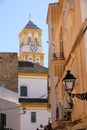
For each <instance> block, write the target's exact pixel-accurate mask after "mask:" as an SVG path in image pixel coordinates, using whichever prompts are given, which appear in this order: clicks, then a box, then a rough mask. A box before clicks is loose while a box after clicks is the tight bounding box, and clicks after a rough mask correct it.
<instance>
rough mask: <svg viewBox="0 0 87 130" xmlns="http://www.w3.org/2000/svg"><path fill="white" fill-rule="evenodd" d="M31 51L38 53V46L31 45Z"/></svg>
mask: <svg viewBox="0 0 87 130" xmlns="http://www.w3.org/2000/svg"><path fill="white" fill-rule="evenodd" d="M30 50H31V51H33V52H35V51H37V50H38V47H37V44H32V43H30Z"/></svg>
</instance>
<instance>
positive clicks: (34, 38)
mask: <svg viewBox="0 0 87 130" xmlns="http://www.w3.org/2000/svg"><path fill="white" fill-rule="evenodd" d="M19 49H20V52H19V61H30V62H33V63H38V64H40V65H41V66H44V53H43V52H42V30H41V29H40V28H39V27H38V26H37V25H35V24H34V23H33V22H32V21H31V20H29V22H28V23H27V25H26V26H25V27H24V28H23V30H22V31H21V32H20V33H19Z"/></svg>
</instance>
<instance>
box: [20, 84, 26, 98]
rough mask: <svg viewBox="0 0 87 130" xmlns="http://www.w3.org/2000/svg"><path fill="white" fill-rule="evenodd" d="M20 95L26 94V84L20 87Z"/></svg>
mask: <svg viewBox="0 0 87 130" xmlns="http://www.w3.org/2000/svg"><path fill="white" fill-rule="evenodd" d="M20 95H21V96H27V87H26V86H21V87H20Z"/></svg>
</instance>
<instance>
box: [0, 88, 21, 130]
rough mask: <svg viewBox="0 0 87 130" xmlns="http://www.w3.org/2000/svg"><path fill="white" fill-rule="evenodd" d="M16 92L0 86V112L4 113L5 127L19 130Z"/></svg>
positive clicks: (18, 107)
mask: <svg viewBox="0 0 87 130" xmlns="http://www.w3.org/2000/svg"><path fill="white" fill-rule="evenodd" d="M19 112H20V104H19V103H18V94H17V93H15V92H13V91H11V90H8V89H5V88H2V87H0V113H4V114H6V128H13V129H14V130H20V113H19Z"/></svg>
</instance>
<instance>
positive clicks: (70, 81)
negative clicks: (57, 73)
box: [62, 70, 76, 93]
mask: <svg viewBox="0 0 87 130" xmlns="http://www.w3.org/2000/svg"><path fill="white" fill-rule="evenodd" d="M75 80H76V78H75V77H74V76H73V75H72V74H71V73H70V70H68V71H67V74H66V75H65V77H64V78H63V80H62V81H63V83H64V89H65V91H67V92H68V93H71V92H72V90H73V88H74V86H75Z"/></svg>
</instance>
